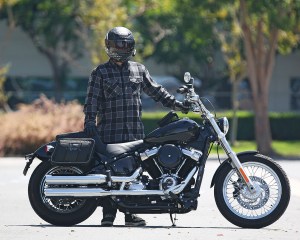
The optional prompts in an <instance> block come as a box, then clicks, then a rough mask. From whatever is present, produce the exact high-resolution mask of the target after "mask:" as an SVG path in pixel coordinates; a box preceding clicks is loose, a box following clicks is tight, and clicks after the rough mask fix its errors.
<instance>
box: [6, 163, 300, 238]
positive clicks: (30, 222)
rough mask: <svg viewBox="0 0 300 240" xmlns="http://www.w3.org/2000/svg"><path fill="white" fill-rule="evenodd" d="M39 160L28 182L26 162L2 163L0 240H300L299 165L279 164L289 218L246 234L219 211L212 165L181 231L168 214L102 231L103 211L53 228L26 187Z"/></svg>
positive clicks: (181, 219)
mask: <svg viewBox="0 0 300 240" xmlns="http://www.w3.org/2000/svg"><path fill="white" fill-rule="evenodd" d="M38 163H39V160H35V161H34V163H33V164H32V167H31V168H30V169H29V171H28V175H27V176H26V177H24V176H23V174H22V171H23V168H24V166H25V161H24V159H23V158H0V239H1V240H11V239H12V240H18V239H20V240H27V239H28V240H29V239H30V240H45V239H51V240H60V239H62V240H68V239H72V240H77V239H80V240H81V239H82V240H86V239H88V240H93V239H97V240H100V239H101V240H106V239H110V240H112V239H118V240H127V239H130V240H131V239H136V240H138V239H142V240H148V239H149V240H150V239H151V240H160V239H163V240H169V239H172V240H174V239H185V240H187V239H189V240H190V239H197V240H198V239H204V240H210V239H213V240H214V239H217V240H218V239H220V240H223V239H230V240H233V239H238V240H250V239H264V240H267V239H273V240H274V239H280V240H284V239H286V240H300V233H299V230H300V227H299V226H300V224H299V220H300V161H295V160H282V161H278V163H279V164H280V165H281V166H282V167H283V169H284V170H285V171H286V172H287V175H288V177H289V179H290V183H291V190H292V196H291V201H290V204H289V206H288V209H287V210H286V212H285V214H284V215H283V216H282V217H281V218H280V219H279V220H278V221H277V222H275V223H274V224H272V225H270V226H268V227H266V228H263V229H242V228H239V227H236V226H235V225H233V224H231V223H230V222H228V221H227V220H226V219H225V218H224V217H223V216H222V215H221V214H220V213H219V211H218V209H217V206H216V204H215V201H214V196H213V189H211V188H210V187H209V186H210V182H211V178H212V176H213V174H214V171H215V170H216V169H217V167H218V165H219V162H218V161H216V160H208V163H207V165H206V171H205V174H204V179H203V183H202V189H201V197H200V198H199V199H198V209H197V210H196V211H193V212H190V213H187V214H181V215H177V219H178V220H177V222H176V225H177V226H176V227H172V226H171V221H170V217H169V215H168V214H157V215H152V214H151V215H149V214H143V215H140V216H141V217H143V218H144V219H145V220H146V221H147V226H146V227H141V228H134V227H131V228H129V227H125V226H124V215H123V214H122V213H118V215H117V218H116V220H115V225H114V227H101V226H100V221H101V217H102V216H101V208H98V209H97V210H96V211H95V213H94V214H93V215H92V216H91V217H90V218H89V219H87V220H86V221H85V222H83V223H81V224H79V225H76V226H72V227H56V226H52V225H50V224H48V223H46V222H45V221H43V220H42V219H40V218H39V217H38V216H37V215H36V214H35V212H34V211H33V210H32V208H31V206H30V203H29V200H28V197H27V185H28V181H29V178H30V175H31V173H32V171H33V169H34V168H35V167H36V166H37V164H38Z"/></svg>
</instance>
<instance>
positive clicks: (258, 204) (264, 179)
mask: <svg viewBox="0 0 300 240" xmlns="http://www.w3.org/2000/svg"><path fill="white" fill-rule="evenodd" d="M239 160H240V161H241V163H242V165H243V168H244V170H245V171H246V172H247V174H248V176H249V177H250V179H251V180H252V182H253V184H254V188H255V191H254V192H250V191H249V189H248V187H247V186H246V184H244V182H243V181H242V179H241V178H240V176H239V175H238V173H237V172H236V170H235V169H233V168H232V167H231V166H230V164H226V165H225V166H224V167H223V168H222V169H221V170H220V172H219V175H218V178H217V180H216V186H215V190H214V194H215V200H216V204H217V206H218V208H219V210H220V212H221V213H222V214H223V216H224V217H225V218H226V219H227V220H229V221H230V222H231V223H233V224H235V225H237V226H240V227H244V228H262V227H265V226H268V225H270V224H272V223H274V222H275V221H276V220H278V219H279V218H280V216H281V215H282V214H283V213H284V212H285V210H286V208H287V206H288V204H289V200H290V185H289V180H288V178H287V176H286V173H285V172H284V171H283V170H282V168H281V167H280V166H279V165H278V164H277V163H275V162H274V161H273V160H271V159H270V158H268V157H265V156H263V155H260V154H256V155H253V156H249V155H246V156H241V157H239Z"/></svg>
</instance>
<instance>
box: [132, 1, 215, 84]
mask: <svg viewBox="0 0 300 240" xmlns="http://www.w3.org/2000/svg"><path fill="white" fill-rule="evenodd" d="M205 8H206V6H205V5H201V4H198V1H196V0H181V1H179V0H176V1H174V0H173V1H171V0H165V1H158V2H156V5H155V7H154V8H150V9H148V10H147V11H146V12H145V13H144V14H142V15H141V16H138V17H137V18H136V19H135V22H134V24H135V25H134V26H135V28H136V29H137V31H138V32H140V34H141V39H140V42H141V43H142V46H143V48H142V50H143V51H144V57H146V58H147V57H148V56H152V57H154V58H155V59H156V60H157V61H158V62H160V63H164V64H165V65H166V66H167V67H166V70H167V71H168V72H169V73H170V74H172V75H175V76H177V77H178V78H180V79H181V78H182V76H183V73H184V72H185V71H189V72H191V73H192V75H194V76H197V77H198V78H200V79H201V80H202V83H203V88H206V87H208V86H213V85H214V84H215V81H214V80H216V79H218V78H219V77H220V75H221V71H219V70H218V69H216V64H215V61H214V60H215V53H216V51H215V49H216V48H217V41H216V38H214V35H213V27H212V26H213V25H212V24H213V22H212V21H210V20H211V19H208V18H206V16H205V15H204V14H203V13H204V12H205ZM187 66H188V67H187Z"/></svg>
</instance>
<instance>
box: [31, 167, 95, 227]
mask: <svg viewBox="0 0 300 240" xmlns="http://www.w3.org/2000/svg"><path fill="white" fill-rule="evenodd" d="M81 173H82V172H81V170H80V169H79V168H76V167H72V166H70V167H69V166H67V167H63V166H52V165H51V164H50V162H42V163H41V164H40V165H39V166H38V167H37V168H36V169H35V170H34V172H33V173H32V176H31V178H30V181H29V185H28V195H29V201H30V204H31V206H32V208H33V209H34V211H35V212H36V213H37V214H38V215H39V216H40V217H41V218H42V219H44V220H45V221H46V222H48V223H51V224H54V225H59V226H71V225H74V224H78V223H80V222H82V221H84V220H86V219H87V218H88V217H89V216H91V215H92V214H93V212H94V211H95V210H96V208H97V201H96V200H95V199H80V198H58V197H56V198H55V197H53V198H49V197H46V196H45V195H44V189H45V188H47V187H48V186H47V184H46V183H45V176H46V175H72V174H81ZM62 187H63V186H62Z"/></svg>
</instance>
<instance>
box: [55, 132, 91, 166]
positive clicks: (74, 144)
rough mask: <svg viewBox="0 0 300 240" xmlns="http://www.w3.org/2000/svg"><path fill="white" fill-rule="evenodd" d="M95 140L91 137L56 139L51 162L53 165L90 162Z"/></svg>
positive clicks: (85, 163) (86, 163)
mask: <svg viewBox="0 0 300 240" xmlns="http://www.w3.org/2000/svg"><path fill="white" fill-rule="evenodd" d="M94 145H95V141H94V139H91V138H62V139H57V142H56V147H55V149H54V152H53V155H52V158H51V162H52V164H53V165H69V166H70V165H73V166H74V165H81V166H87V165H89V164H90V163H91V160H92V156H93V153H94Z"/></svg>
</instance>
